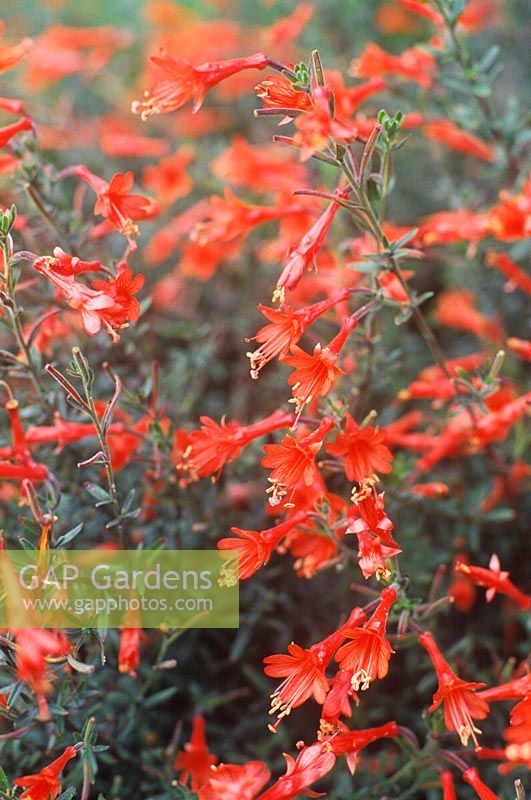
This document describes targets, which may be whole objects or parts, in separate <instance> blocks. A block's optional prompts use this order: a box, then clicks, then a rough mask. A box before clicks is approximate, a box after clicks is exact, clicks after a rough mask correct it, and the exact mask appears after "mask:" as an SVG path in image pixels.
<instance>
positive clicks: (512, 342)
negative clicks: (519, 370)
mask: <svg viewBox="0 0 531 800" xmlns="http://www.w3.org/2000/svg"><path fill="white" fill-rule="evenodd" d="M507 346H508V348H509V349H510V350H511V352H512V353H514V355H515V356H518V358H522V359H523V360H524V361H531V342H530V341H528V340H526V339H518V338H517V337H516V336H510V337H509V338H508V339H507Z"/></svg>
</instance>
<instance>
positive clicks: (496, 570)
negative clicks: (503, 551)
mask: <svg viewBox="0 0 531 800" xmlns="http://www.w3.org/2000/svg"><path fill="white" fill-rule="evenodd" d="M454 569H455V571H456V572H462V573H464V574H465V575H467V576H468V577H469V578H470V580H472V581H473V582H474V583H475V584H476V585H477V586H485V587H486V589H487V603H490V602H491V600H492V599H493V598H494V596H495V594H496V593H497V592H500V594H504V595H507V597H510V598H511V599H512V600H515V601H516V602H517V603H518V605H519V606H520V608H522V609H523V610H524V611H527V610H528V609H529V608H531V597H529V596H528V595H525V594H524V593H523V592H521V591H520V589H518V588H517V587H516V586H515V585H514V583H512V581H510V580H509V573H508V572H502V570H501V565H500V560H499V558H498V556H497V555H493V556H492V558H491V560H490V562H489V568H488V569H485V567H476V566H473V565H471V564H465V563H463V562H460V561H458V562H457V564H455V566H454Z"/></svg>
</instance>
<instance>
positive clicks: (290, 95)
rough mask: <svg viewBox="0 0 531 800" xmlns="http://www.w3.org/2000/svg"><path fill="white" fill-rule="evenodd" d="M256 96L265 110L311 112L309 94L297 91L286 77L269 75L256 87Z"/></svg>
mask: <svg viewBox="0 0 531 800" xmlns="http://www.w3.org/2000/svg"><path fill="white" fill-rule="evenodd" d="M256 96H257V97H259V98H260V100H261V101H262V102H263V104H264V108H296V109H298V110H299V111H310V110H311V108H312V98H311V97H310V95H309V93H308V92H304V91H301V90H300V89H296V88H295V87H294V85H293V83H292V82H291V81H290V80H289V78H286V76H285V75H279V74H274V75H267V76H266V77H265V78H264V80H263V81H262V82H261V83H259V84H258V86H257V87H256Z"/></svg>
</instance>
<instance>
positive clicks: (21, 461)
mask: <svg viewBox="0 0 531 800" xmlns="http://www.w3.org/2000/svg"><path fill="white" fill-rule="evenodd" d="M4 408H5V410H6V411H7V414H8V417H9V423H10V426H11V442H12V446H11V447H9V448H6V449H5V450H4V449H2V450H0V453H1V454H2V456H3V457H7V458H8V459H10V461H0V480H1V479H2V478H5V479H6V480H10V479H11V480H18V481H22V480H24V479H27V480H30V481H36V482H40V481H43V480H45V478H47V477H48V468H47V467H45V466H44V464H37V463H36V462H35V461H34V460H33V456H32V454H31V450H30V448H29V444H28V441H27V438H26V434H25V432H24V429H23V427H22V423H21V421H20V414H19V405H18V402H17V400H15V399H14V398H11V399H10V400H8V401H7V403H6V404H5V406H4Z"/></svg>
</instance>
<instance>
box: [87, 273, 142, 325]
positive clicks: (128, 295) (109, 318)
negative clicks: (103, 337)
mask: <svg viewBox="0 0 531 800" xmlns="http://www.w3.org/2000/svg"><path fill="white" fill-rule="evenodd" d="M116 271H117V273H118V274H117V276H116V278H109V279H108V280H107V281H102V280H95V281H92V286H93V287H94V289H96V291H101V292H104V293H105V294H106V295H107V297H110V298H111V299H112V301H113V305H112V306H111V307H110V308H107V309H102V311H101V313H100V317H101V319H102V321H103V323H104V324H105V326H106V327H107V330H115V329H116V328H121V327H123V326H124V325H126V323H127V322H136V321H137V320H138V318H139V316H140V303H139V302H138V300H137V299H136V297H135V296H134V295H135V294H138V292H139V291H140V290H141V289H142V288H143V286H144V281H145V277H144V275H133V271H132V270H130V269H129V268H128V267H127V266H126V265H125V264H123V263H121V264H118V266H117V267H116Z"/></svg>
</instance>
